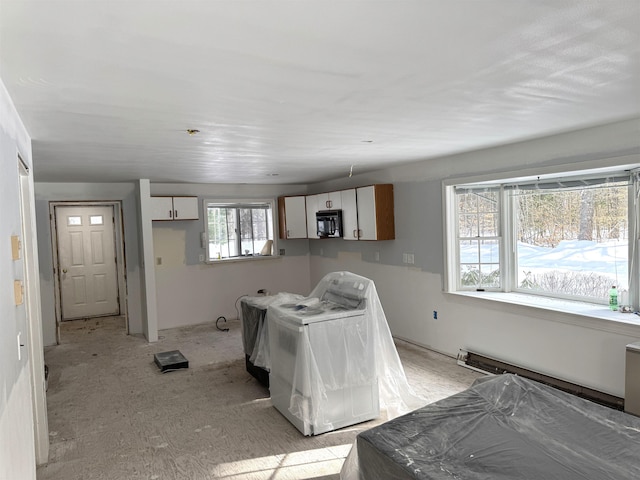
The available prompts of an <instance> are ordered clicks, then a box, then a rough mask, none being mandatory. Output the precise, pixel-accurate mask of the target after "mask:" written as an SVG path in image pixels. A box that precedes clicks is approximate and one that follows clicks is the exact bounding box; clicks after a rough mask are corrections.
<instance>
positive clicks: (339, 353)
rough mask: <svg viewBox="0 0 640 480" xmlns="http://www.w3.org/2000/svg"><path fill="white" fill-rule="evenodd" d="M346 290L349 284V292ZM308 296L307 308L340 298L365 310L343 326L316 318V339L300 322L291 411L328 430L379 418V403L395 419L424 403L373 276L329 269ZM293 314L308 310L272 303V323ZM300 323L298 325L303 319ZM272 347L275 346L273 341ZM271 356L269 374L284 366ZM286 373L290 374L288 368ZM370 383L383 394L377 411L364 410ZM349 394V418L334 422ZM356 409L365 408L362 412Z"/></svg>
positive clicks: (294, 346)
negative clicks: (403, 360) (400, 351)
mask: <svg viewBox="0 0 640 480" xmlns="http://www.w3.org/2000/svg"><path fill="white" fill-rule="evenodd" d="M354 286H355V287H356V288H354ZM347 287H348V288H347ZM344 290H347V292H346V294H345V292H344ZM354 292H357V294H355V295H354ZM341 295H346V298H344V297H343V298H338V297H340V296H341ZM309 299H318V305H313V301H310V302H309V301H308V302H307V303H311V305H309V307H306V308H308V309H313V308H318V307H322V308H328V309H331V306H332V305H333V304H334V302H340V301H342V302H343V303H344V302H346V303H347V304H350V305H348V306H349V307H350V308H353V309H355V310H360V309H364V311H363V312H362V313H363V315H362V316H361V317H358V318H357V319H356V317H346V318H344V319H340V320H338V322H341V323H339V325H340V326H339V327H338V326H337V325H338V324H337V323H336V320H332V321H331V322H318V323H317V324H312V325H311V326H310V329H313V330H312V331H313V337H314V338H313V339H310V337H309V329H304V328H302V327H299V328H298V332H297V333H296V334H295V335H292V340H291V341H292V342H295V344H292V345H291V347H290V350H291V351H295V352H296V353H295V355H296V362H295V371H294V372H293V375H292V378H293V382H292V386H291V396H290V401H289V412H290V413H291V414H292V415H293V416H294V417H295V418H297V419H299V420H301V421H302V422H305V423H307V424H311V425H316V426H318V425H321V426H322V427H321V431H329V430H333V429H335V428H341V427H344V426H346V425H351V424H355V423H359V422H360V421H365V420H369V419H372V418H377V417H378V416H379V413H380V409H381V408H384V409H386V411H387V418H389V419H391V418H395V417H397V416H398V415H402V414H404V413H406V412H409V411H411V410H414V409H416V408H419V407H421V406H423V405H425V403H426V400H425V399H423V398H420V397H418V396H417V395H416V394H415V393H414V392H413V390H412V389H411V387H410V386H409V383H408V381H407V378H406V375H405V372H404V368H403V367H402V363H401V361H400V357H399V356H398V352H397V350H396V347H395V344H394V343H393V338H392V336H391V331H390V330H389V326H388V324H387V319H386V317H385V314H384V310H383V308H382V305H381V303H380V299H379V298H378V293H377V291H376V288H375V284H374V282H373V281H372V280H370V279H368V278H365V277H362V276H359V275H356V274H353V273H350V272H333V273H329V274H327V275H326V276H325V277H324V278H323V279H322V280H321V281H320V282H319V283H318V284H317V285H316V287H315V288H314V289H313V290H312V291H311V293H310V294H309V297H307V300H309ZM299 303H300V302H299ZM293 315H295V316H298V317H299V316H300V315H304V311H298V312H296V313H291V314H287V313H285V312H284V310H283V309H282V308H269V309H268V310H267V321H268V324H269V329H274V328H280V327H278V326H275V324H276V323H280V322H285V323H287V322H288V323H289V324H290V325H295V324H296V322H294V321H292V320H291V318H290V317H291V316H293ZM274 316H278V319H277V320H276V319H275V318H274ZM287 317H289V318H287ZM321 323H322V325H320V324H321ZM297 324H298V325H300V323H299V320H298V321H297ZM325 325H326V326H325ZM280 331H283V330H282V329H281V330H280ZM279 334H280V335H281V333H280V332H279ZM271 348H272V350H273V348H274V346H273V343H272V346H271ZM272 355H273V352H272ZM272 360H274V364H273V371H272V375H271V377H270V378H271V379H273V374H274V373H277V369H278V368H283V369H286V367H284V366H283V367H280V366H279V365H276V363H275V357H272ZM288 375H289V376H291V374H290V373H289V374H288ZM270 381H272V380H270ZM376 383H377V387H376ZM371 385H373V388H377V390H378V395H377V397H378V399H379V406H378V405H374V407H372V408H375V413H374V415H371V414H370V413H369V412H367V411H366V410H367V408H369V407H368V406H367V402H368V401H369V396H367V393H366V392H367V389H368V388H370V386H371ZM358 395H360V397H361V398H362V401H361V402H360V401H359V400H358ZM273 398H274V392H273V390H272V399H273ZM343 399H344V400H343ZM351 399H355V400H354V405H347V406H345V407H344V408H345V410H348V409H351V410H350V411H349V412H348V413H346V415H347V416H351V420H350V421H349V420H340V422H336V421H335V419H336V418H339V417H340V414H335V410H336V409H338V408H340V407H341V405H344V404H345V403H347V404H348V402H349V401H350V400H351ZM274 404H275V400H274ZM358 409H362V415H360V416H358V413H357V410H358ZM354 411H355V413H354ZM332 415H333V417H332ZM316 433H317V432H316Z"/></svg>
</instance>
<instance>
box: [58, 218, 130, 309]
mask: <svg viewBox="0 0 640 480" xmlns="http://www.w3.org/2000/svg"><path fill="white" fill-rule="evenodd" d="M55 214H56V232H57V241H58V275H59V280H60V304H61V310H62V320H72V319H75V318H86V317H99V316H106V315H119V314H120V307H119V302H118V278H117V274H116V253H115V241H114V226H113V207H112V206H69V207H66V206H56V207H55Z"/></svg>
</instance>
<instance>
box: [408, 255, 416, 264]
mask: <svg viewBox="0 0 640 480" xmlns="http://www.w3.org/2000/svg"><path fill="white" fill-rule="evenodd" d="M407 263H410V264H411V265H413V264H414V263H415V261H414V258H413V253H408V254H407Z"/></svg>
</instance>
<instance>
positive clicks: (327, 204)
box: [325, 200, 333, 208]
mask: <svg viewBox="0 0 640 480" xmlns="http://www.w3.org/2000/svg"><path fill="white" fill-rule="evenodd" d="M325 205H326V206H327V208H331V206H332V205H333V202H332V201H331V200H327V201H326V202H325Z"/></svg>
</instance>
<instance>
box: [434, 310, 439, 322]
mask: <svg viewBox="0 0 640 480" xmlns="http://www.w3.org/2000/svg"><path fill="white" fill-rule="evenodd" d="M433 319H434V320H437V319H438V311H437V310H434V311H433Z"/></svg>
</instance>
